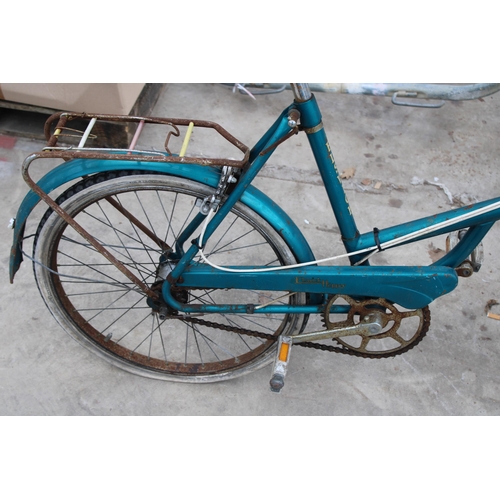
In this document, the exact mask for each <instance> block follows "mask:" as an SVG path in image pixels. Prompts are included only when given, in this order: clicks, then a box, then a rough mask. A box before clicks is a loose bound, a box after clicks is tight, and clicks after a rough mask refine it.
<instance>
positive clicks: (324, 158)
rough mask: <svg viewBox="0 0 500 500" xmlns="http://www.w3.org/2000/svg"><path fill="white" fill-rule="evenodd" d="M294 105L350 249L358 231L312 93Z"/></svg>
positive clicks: (355, 241)
mask: <svg viewBox="0 0 500 500" xmlns="http://www.w3.org/2000/svg"><path fill="white" fill-rule="evenodd" d="M297 108H298V109H299V111H300V113H301V123H302V125H303V127H304V129H305V132H306V134H307V139H308V140H309V144H310V145H311V149H312V151H313V154H314V158H315V160H316V163H317V165H318V169H319V171H320V174H321V178H322V179H323V183H324V185H325V189H326V192H327V194H328V198H329V200H330V204H331V206H332V210H333V212H334V214H335V218H336V219H337V224H338V226H339V229H340V233H341V235H342V241H343V243H344V246H345V248H346V250H347V251H348V252H351V251H352V250H353V248H354V247H355V246H356V243H357V239H358V237H359V231H358V229H357V227H356V223H355V221H354V217H353V214H352V210H351V207H350V205H349V202H348V200H347V196H346V194H345V191H344V188H343V186H342V182H341V180H340V175H339V172H338V170H337V167H336V165H335V158H334V156H333V152H332V150H331V147H330V144H329V142H328V138H327V137H326V133H325V129H324V127H323V122H322V121H321V113H320V111H319V108H318V105H317V103H316V99H315V98H314V96H313V97H312V98H311V99H310V100H308V101H306V102H303V103H297ZM354 262H355V258H351V263H354Z"/></svg>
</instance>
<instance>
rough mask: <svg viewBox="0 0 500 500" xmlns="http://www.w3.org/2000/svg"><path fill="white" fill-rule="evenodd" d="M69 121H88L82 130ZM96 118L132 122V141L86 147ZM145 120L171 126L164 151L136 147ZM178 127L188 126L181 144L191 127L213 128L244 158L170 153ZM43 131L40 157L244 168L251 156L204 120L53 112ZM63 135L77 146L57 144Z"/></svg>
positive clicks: (219, 127) (216, 124) (177, 135)
mask: <svg viewBox="0 0 500 500" xmlns="http://www.w3.org/2000/svg"><path fill="white" fill-rule="evenodd" d="M71 121H78V123H81V122H82V121H83V122H88V123H87V126H86V128H85V130H78V129H74V128H71V127H70V126H69V124H70V122H71ZM99 121H104V122H122V123H123V122H125V123H128V124H130V125H131V126H136V127H137V129H136V132H135V135H134V137H133V139H132V141H131V143H130V144H127V145H125V144H124V145H123V147H121V148H120V147H119V148H106V147H89V146H87V142H88V140H89V139H94V138H96V136H95V135H93V133H92V132H93V130H95V128H98V127H97V126H96V124H98V122H99ZM146 124H158V125H167V126H170V127H171V129H172V130H170V131H169V132H168V134H167V136H166V139H165V144H164V149H165V151H156V150H155V151H148V150H138V149H135V146H136V143H137V140H138V138H139V135H140V134H141V132H142V129H143V127H144V125H146ZM179 127H187V134H186V137H185V141H184V144H186V145H187V142H188V141H189V135H190V133H191V130H192V129H193V128H196V127H199V128H204V129H213V130H214V131H215V132H216V133H217V134H219V135H220V136H221V137H222V138H223V139H225V140H226V141H227V142H229V143H230V144H232V145H233V146H234V147H235V148H237V149H238V150H239V151H241V153H243V158H242V159H241V160H235V159H230V158H208V157H196V156H185V154H184V153H183V151H182V149H181V153H180V154H176V153H172V152H171V151H170V146H169V141H170V138H171V137H172V136H174V137H179V136H180V130H179ZM44 133H45V138H46V140H47V146H46V147H45V148H43V151H42V152H41V153H40V154H39V158H61V159H64V160H70V159H74V158H84V159H99V160H130V161H153V162H165V163H187V164H197V165H204V166H228V167H234V168H243V167H245V166H246V165H247V163H248V159H249V156H250V149H249V148H248V147H247V146H246V145H245V144H243V143H242V142H241V141H239V140H238V139H236V138H235V137H234V136H233V135H231V134H230V133H229V132H228V131H227V130H225V129H224V128H223V127H222V126H221V125H219V124H218V123H214V122H210V121H204V120H188V119H183V118H157V117H142V116H128V115H111V114H93V113H72V112H60V113H55V114H53V115H52V116H50V117H49V118H48V120H47V122H46V123H45V127H44ZM63 138H64V139H67V140H70V141H71V140H73V141H74V140H75V139H78V140H79V141H78V144H77V145H76V146H75V145H69V146H67V145H64V146H62V145H59V141H60V139H63ZM61 142H62V141H61ZM183 146H184V145H183ZM183 149H185V148H183Z"/></svg>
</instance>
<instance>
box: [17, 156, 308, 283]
mask: <svg viewBox="0 0 500 500" xmlns="http://www.w3.org/2000/svg"><path fill="white" fill-rule="evenodd" d="M119 170H141V171H149V172H151V173H161V174H166V175H172V176H177V177H182V178H185V179H190V180H192V181H196V182H199V183H201V184H205V185H207V186H210V187H213V188H216V187H217V184H218V182H219V178H220V171H219V170H218V169H216V168H214V167H207V166H201V165H192V164H189V165H186V164H180V163H168V164H165V163H158V162H147V161H144V162H140V161H127V160H84V159H76V160H71V161H68V162H65V163H63V164H62V165H59V166H58V167H56V168H54V169H53V170H51V171H50V172H49V173H47V174H46V175H45V176H44V177H42V179H40V181H38V185H39V186H40V188H41V189H42V190H43V191H44V192H45V193H47V194H49V193H50V192H52V191H53V190H54V189H57V188H58V187H60V186H62V185H63V184H66V183H68V182H72V181H76V180H80V179H81V178H82V177H84V176H88V175H93V174H98V173H103V172H112V171H119ZM39 201H40V197H39V196H38V195H37V194H35V193H34V192H33V191H30V192H29V193H28V194H27V195H26V197H25V198H24V200H23V201H22V203H21V205H20V206H19V209H18V211H17V216H16V222H15V227H14V241H13V245H12V249H11V255H10V269H9V271H10V282H11V283H13V281H14V275H15V274H16V272H17V271H18V269H19V266H20V265H21V262H22V261H23V255H22V244H23V243H22V239H23V235H24V229H25V226H26V221H27V219H28V217H29V215H30V214H31V212H32V211H33V209H34V208H35V206H36V205H37V204H38V202H39ZM241 201H242V202H243V203H245V204H246V205H247V206H249V207H250V208H251V209H252V210H254V211H255V212H257V213H258V214H259V215H260V216H261V217H262V218H263V219H265V220H266V221H267V222H268V223H269V224H270V225H271V226H272V227H273V228H274V229H275V230H276V231H278V232H279V233H280V234H281V236H282V238H283V239H284V240H285V242H286V243H287V244H288V245H289V246H290V248H291V249H292V251H293V253H294V256H295V258H296V259H297V261H298V262H309V261H312V260H315V257H314V254H313V252H312V250H311V248H310V246H309V244H308V243H307V241H306V240H305V238H304V236H303V235H302V233H301V232H300V230H299V229H298V227H297V226H296V225H295V223H294V222H293V221H292V220H291V219H290V217H288V215H287V214H286V213H285V212H284V211H283V210H282V209H281V208H280V207H279V206H278V205H277V204H276V203H275V202H274V201H272V200H271V199H270V198H269V197H268V196H266V195H265V194H264V193H262V192H261V191H259V190H258V189H257V188H254V187H253V186H249V187H248V188H247V190H246V191H245V193H244V194H243V196H242V198H241Z"/></svg>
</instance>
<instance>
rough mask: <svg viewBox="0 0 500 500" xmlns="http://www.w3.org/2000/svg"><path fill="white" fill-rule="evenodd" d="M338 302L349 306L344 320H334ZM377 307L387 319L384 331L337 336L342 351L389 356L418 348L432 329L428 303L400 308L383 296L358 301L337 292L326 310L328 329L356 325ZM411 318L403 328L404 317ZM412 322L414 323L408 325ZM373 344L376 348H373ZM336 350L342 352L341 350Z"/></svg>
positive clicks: (325, 319) (326, 325)
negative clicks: (414, 307) (404, 308)
mask: <svg viewBox="0 0 500 500" xmlns="http://www.w3.org/2000/svg"><path fill="white" fill-rule="evenodd" d="M336 302H344V303H347V305H348V306H349V312H348V313H347V318H346V319H345V320H344V321H337V322H334V321H331V320H330V310H331V308H332V306H333V305H334V304H335V303H336ZM374 310H376V311H377V312H378V313H379V314H381V315H382V317H383V319H384V325H385V326H384V328H383V330H382V332H381V333H378V334H374V335H368V334H365V335H361V334H360V335H355V336H348V337H345V338H342V337H339V338H336V339H334V342H337V343H339V344H340V345H341V346H342V347H341V348H340V349H341V350H340V352H343V353H344V354H352V355H354V356H361V357H364V358H389V357H393V356H396V355H398V354H403V353H404V352H407V351H409V350H410V349H412V348H413V347H415V346H416V345H417V344H418V343H419V342H420V341H421V340H422V339H423V338H424V337H425V335H426V333H427V332H428V330H429V326H430V320H431V313H430V310H429V307H428V306H426V307H424V308H422V309H415V310H399V309H398V307H396V305H395V304H393V303H391V302H389V301H387V300H386V299H383V298H378V299H367V300H361V301H358V300H355V299H353V298H352V297H349V296H346V295H334V296H332V297H331V298H330V299H329V301H328V304H327V306H326V307H325V312H324V313H323V323H324V326H325V327H326V328H327V329H333V328H339V327H349V326H355V325H357V324H358V323H359V322H360V321H361V320H362V319H363V318H364V317H366V316H368V315H369V314H370V312H373V311H374ZM344 314H345V313H344ZM410 319H411V321H405V324H404V328H403V331H400V329H401V326H402V323H403V320H410ZM410 322H411V323H412V325H409V324H408V323H410ZM370 344H371V346H375V347H374V348H370V347H371V346H370ZM308 347H313V346H308ZM326 350H330V349H326ZM332 350H333V349H332ZM335 351H336V352H339V351H338V350H337V349H335Z"/></svg>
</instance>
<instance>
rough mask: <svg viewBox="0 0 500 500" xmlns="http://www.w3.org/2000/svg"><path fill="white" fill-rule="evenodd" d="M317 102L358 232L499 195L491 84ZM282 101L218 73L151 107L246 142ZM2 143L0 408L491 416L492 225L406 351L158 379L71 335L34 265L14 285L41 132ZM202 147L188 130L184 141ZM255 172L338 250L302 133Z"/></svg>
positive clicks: (498, 339) (304, 352)
mask: <svg viewBox="0 0 500 500" xmlns="http://www.w3.org/2000/svg"><path fill="white" fill-rule="evenodd" d="M317 99H318V101H319V104H320V107H321V109H322V112H323V121H324V124H325V128H326V131H327V134H328V136H329V141H330V144H331V146H332V149H333V151H334V154H335V158H336V161H337V166H338V168H339V170H340V171H344V170H346V169H348V168H351V167H352V168H354V169H355V174H354V176H353V177H352V178H350V179H347V180H346V181H345V187H346V191H347V195H348V198H349V201H350V203H351V207H352V210H353V212H354V215H355V216H356V218H357V221H358V226H359V229H360V230H361V231H362V232H364V231H369V230H371V229H372V228H373V227H374V226H377V227H379V228H383V227H386V226H390V225H392V224H397V223H400V222H403V221H406V220H410V219H415V218H419V217H422V216H423V215H427V214H433V213H436V212H439V211H444V210H448V209H450V208H451V207H452V206H457V205H456V204H457V203H462V204H463V203H468V202H469V201H471V200H475V199H478V200H480V199H487V198H492V197H496V196H499V194H500V168H499V167H500V159H499V158H500V142H499V141H498V140H497V138H498V137H499V136H500V119H499V117H500V95H493V96H490V97H486V98H484V99H482V100H479V101H467V102H458V103H452V102H449V103H447V104H446V105H445V106H444V107H443V108H441V109H418V108H409V107H398V106H394V105H393V104H391V102H390V99H388V98H384V97H366V96H346V95H333V94H318V95H317ZM290 102H291V94H290V93H289V92H284V93H281V94H277V95H272V96H261V97H258V98H257V100H256V101H254V100H252V99H250V98H248V97H245V96H243V95H239V94H233V93H231V91H230V89H228V88H225V87H223V86H220V85H217V84H193V85H181V84H175V85H174V84H172V85H169V86H168V87H167V89H166V90H165V92H164V93H163V95H162V96H161V97H160V100H159V102H158V103H157V105H156V108H155V110H154V113H153V114H154V115H156V116H166V117H182V118H199V119H206V120H211V121H215V122H219V123H220V124H221V125H222V126H224V127H225V128H226V129H227V130H229V131H230V132H231V133H232V134H233V135H234V136H236V137H237V138H239V139H240V140H241V141H243V142H244V143H246V144H247V145H249V146H251V145H253V144H254V142H255V141H256V140H257V139H258V138H259V137H260V135H261V134H262V133H263V132H264V131H265V130H266V128H267V127H268V126H269V125H271V123H272V122H273V121H274V118H275V117H276V116H277V115H278V114H279V113H280V112H281V110H282V109H283V108H284V107H285V106H287V105H288V104H289V103H290ZM155 140H156V137H155V132H153V131H148V130H147V129H146V130H145V133H144V135H143V137H142V138H141V145H142V146H145V147H151V146H153V145H155V144H156V146H157V147H161V143H160V145H158V143H156V142H155ZM2 145H3V149H1V150H0V176H1V178H2V184H1V186H0V189H1V190H2V196H1V197H0V198H1V199H0V206H1V212H2V213H3V214H4V224H3V226H2V227H3V229H2V232H3V237H2V238H1V253H0V255H1V263H2V268H3V270H4V280H3V281H2V283H1V285H0V286H1V294H2V298H3V301H2V304H1V306H0V307H1V309H0V310H1V328H0V336H1V340H0V344H1V346H2V347H1V350H0V370H1V382H0V414H2V415H498V414H500V364H499V363H498V360H499V359H500V321H495V320H493V319H490V318H487V317H486V313H485V307H486V305H487V303H488V301H490V300H498V301H499V302H500V270H499V267H498V251H499V242H500V226H499V225H498V224H497V225H495V226H494V227H493V229H492V230H491V231H490V233H489V234H488V235H487V236H486V238H485V241H484V244H485V263H484V265H483V268H482V270H481V272H480V273H479V274H475V275H474V276H473V277H472V278H469V279H461V280H460V283H459V286H458V288H457V289H456V290H455V291H454V292H453V293H451V294H450V295H448V296H445V297H443V298H441V299H439V300H437V301H436V302H435V303H433V304H432V305H431V312H432V321H431V328H430V331H429V333H428V334H427V337H426V338H425V339H424V340H423V342H421V343H420V344H419V345H418V346H417V347H415V348H414V349H412V350H411V351H409V352H408V353H406V354H403V355H400V356H397V357H395V358H393V359H386V360H364V359H357V358H353V357H348V356H343V355H338V354H329V353H323V352H319V351H312V350H309V349H304V348H299V347H297V348H294V350H293V352H292V360H291V365H290V368H289V373H288V376H287V380H286V386H285V389H284V390H283V391H282V393H281V394H279V395H275V394H272V393H271V392H270V391H269V378H270V368H269V367H268V368H264V369H262V370H260V371H258V372H255V373H253V374H251V375H248V376H246V377H243V378H239V379H236V380H233V381H229V382H224V383H219V384H211V385H190V384H176V383H166V382H160V381H156V380H149V379H144V378H140V377H137V376H133V375H131V374H128V373H126V372H123V371H121V370H119V369H117V368H114V367H113V366H111V365H108V364H107V363H105V362H104V361H102V360H100V359H98V358H97V357H95V356H94V355H92V354H90V353H89V352H87V351H86V350H85V349H84V348H82V347H80V346H79V345H78V344H76V343H75V342H74V341H73V340H72V339H71V338H70V337H69V336H68V335H66V334H65V333H64V332H63V330H62V329H61V328H60V327H59V326H58V325H57V324H56V322H55V320H54V319H53V318H52V316H51V315H50V313H49V312H48V311H47V310H46V309H45V306H44V304H43V302H42V299H41V298H40V296H39V294H38V291H37V288H36V285H35V283H34V279H33V276H32V271H31V266H30V264H29V263H28V262H25V263H24V264H23V265H22V267H21V269H20V271H19V272H18V274H17V276H16V279H15V282H14V284H13V285H10V284H9V282H8V261H9V253H10V246H11V231H10V230H9V229H7V227H6V226H7V223H8V220H9V218H10V217H13V216H14V215H15V212H16V209H17V206H18V205H19V203H20V202H21V200H22V198H23V196H24V194H25V193H26V190H27V189H26V185H25V183H24V181H23V180H22V178H21V174H20V165H21V162H22V160H23V159H24V157H25V156H27V155H28V154H29V153H30V152H33V151H36V150H38V149H40V148H41V147H42V144H41V143H36V142H33V141H27V140H23V139H18V140H17V141H8V140H6V141H4V142H2ZM209 146H210V144H209V143H208V142H204V141H203V140H202V139H198V138H197V137H196V135H194V136H193V140H192V143H191V145H190V148H192V149H193V150H196V151H198V152H205V148H208V147H209ZM207 153H208V154H211V151H208V152H207ZM47 168H48V167H47ZM42 173H43V172H41V171H40V172H39V174H42ZM377 183H380V185H378V184H377ZM255 184H256V185H257V187H259V188H261V189H262V190H263V191H265V192H266V193H267V194H268V195H269V196H270V197H271V198H273V199H274V200H275V201H276V202H278V204H280V205H281V206H282V207H283V208H284V209H285V210H286V211H287V212H289V213H290V215H291V216H292V218H293V219H294V220H295V222H296V224H297V225H298V226H299V228H300V229H301V230H302V231H303V232H304V234H305V236H306V237H307V239H308V240H309V241H310V242H311V246H312V248H313V250H314V251H315V254H316V255H317V257H326V256H331V255H334V254H337V253H341V252H342V247H341V244H340V241H339V235H338V231H337V229H336V226H335V223H334V221H333V220H332V216H331V212H330V210H329V208H328V205H327V202H326V196H325V194H324V192H323V190H322V188H321V185H320V182H319V176H318V174H317V172H316V171H315V166H314V163H313V160H312V155H311V153H310V151H309V150H308V148H307V140H306V138H305V136H304V135H299V136H297V137H294V138H292V139H291V140H289V141H288V142H287V143H285V144H284V145H282V146H281V147H280V148H279V149H278V151H277V152H276V153H275V154H274V155H273V156H272V157H271V159H270V161H269V164H268V166H266V168H265V169H264V170H263V172H262V174H261V176H260V177H259V178H258V179H257V180H256V183H255ZM375 186H377V188H375ZM450 198H451V201H450ZM40 211H41V209H39V210H38V211H37V213H36V214H38V216H39V214H40ZM36 214H35V215H34V217H33V221H32V224H33V225H34V224H36V222H37V221H36V217H37V215H36ZM32 227H33V226H32ZM27 234H29V232H28V233H27ZM444 245H445V241H444V238H441V239H439V238H438V239H436V240H433V241H432V242H429V241H427V242H424V243H420V244H418V245H415V248H412V249H411V250H410V249H407V248H406V247H405V250H402V251H401V250H394V251H388V252H385V253H383V254H381V255H380V256H379V257H378V260H376V262H378V263H380V264H384V263H391V264H392V263H394V264H429V263H431V261H432V259H433V258H435V257H436V255H438V253H439V251H440V250H442V249H444ZM492 312H496V313H500V306H494V307H493V309H492ZM312 324H314V323H312Z"/></svg>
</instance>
